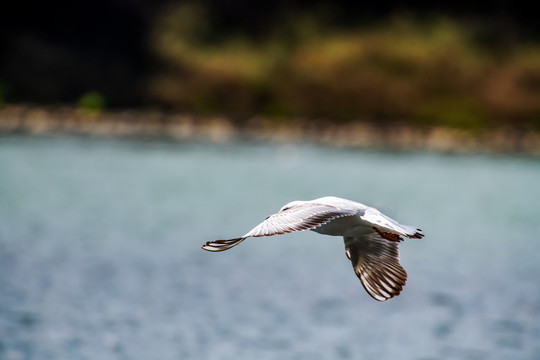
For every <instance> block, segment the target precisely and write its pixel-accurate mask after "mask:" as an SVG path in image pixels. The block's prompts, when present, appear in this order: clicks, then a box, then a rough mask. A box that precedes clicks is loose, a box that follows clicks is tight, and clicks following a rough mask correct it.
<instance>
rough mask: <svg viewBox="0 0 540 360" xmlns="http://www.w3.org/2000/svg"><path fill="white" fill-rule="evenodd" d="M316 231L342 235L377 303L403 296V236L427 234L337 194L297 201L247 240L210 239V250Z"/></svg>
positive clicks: (350, 254) (207, 248) (269, 220)
mask: <svg viewBox="0 0 540 360" xmlns="http://www.w3.org/2000/svg"><path fill="white" fill-rule="evenodd" d="M305 230H313V231H315V232H317V233H319V234H325V235H334V236H343V238H344V240H345V254H346V255H347V257H348V258H349V260H351V262H352V266H353V268H354V272H355V273H356V275H357V276H358V277H359V278H360V281H361V282H362V285H363V286H364V288H365V289H366V291H367V292H368V293H369V294H370V295H371V296H372V297H373V298H374V299H375V300H378V301H386V300H388V299H391V298H393V297H394V296H397V295H399V293H400V292H401V290H402V289H403V286H405V281H406V280H407V272H406V271H405V269H403V267H402V266H401V264H400V263H399V252H398V244H399V242H400V241H402V240H403V238H402V236H405V237H407V238H410V239H421V238H423V237H424V234H422V232H421V231H422V230H420V229H417V228H416V227H414V226H408V225H401V224H400V223H398V222H397V221H395V220H393V219H391V218H389V217H388V216H386V215H384V214H382V213H381V212H380V211H379V210H377V209H375V208H373V207H370V206H366V205H364V204H360V203H357V202H355V201H351V200H346V199H341V198H338V197H334V196H326V197H322V198H319V199H315V200H311V201H293V202H290V203H288V204H287V205H285V206H283V207H282V208H281V209H280V210H279V211H278V212H277V213H276V214H273V215H270V216H268V217H267V218H266V219H265V220H264V221H263V222H262V223H260V224H259V225H257V226H256V227H254V228H253V229H252V230H251V231H249V232H248V233H247V234H245V235H244V236H242V237H239V238H236V239H230V240H215V241H208V242H207V243H206V244H205V245H203V246H202V248H203V249H204V250H208V251H223V250H228V249H230V248H232V247H233V246H236V245H238V244H240V243H241V242H242V241H244V240H245V239H247V238H249V237H261V236H272V235H280V234H285V233H290V232H293V231H305Z"/></svg>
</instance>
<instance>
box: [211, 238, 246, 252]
mask: <svg viewBox="0 0 540 360" xmlns="http://www.w3.org/2000/svg"><path fill="white" fill-rule="evenodd" d="M245 239H246V238H245V237H241V238H236V239H230V240H214V241H207V242H206V244H204V245H203V246H202V248H203V249H204V250H207V251H225V250H228V249H230V248H232V247H234V246H236V245H238V244H240V243H241V242H242V241H244V240H245Z"/></svg>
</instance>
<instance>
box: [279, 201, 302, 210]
mask: <svg viewBox="0 0 540 360" xmlns="http://www.w3.org/2000/svg"><path fill="white" fill-rule="evenodd" d="M304 203H305V201H291V202H290V203H288V204H287V205H285V206H283V207H282V208H281V209H279V211H278V212H283V211H287V210H289V209H291V208H293V207H295V206H298V205H302V204H304Z"/></svg>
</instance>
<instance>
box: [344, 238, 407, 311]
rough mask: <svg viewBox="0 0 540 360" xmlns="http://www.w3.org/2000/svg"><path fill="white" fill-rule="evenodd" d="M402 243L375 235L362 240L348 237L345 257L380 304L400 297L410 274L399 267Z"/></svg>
mask: <svg viewBox="0 0 540 360" xmlns="http://www.w3.org/2000/svg"><path fill="white" fill-rule="evenodd" d="M398 245H399V242H397V241H392V240H389V239H386V238H384V237H382V236H381V233H380V232H378V231H374V232H372V233H369V234H367V235H364V236H361V237H345V253H346V254H347V257H348V258H349V260H351V262H352V266H353V268H354V272H355V273H356V275H357V276H358V277H359V278H360V281H361V282H362V285H363V286H364V288H365V289H366V291H367V292H368V293H369V294H370V295H371V296H372V297H373V298H374V299H375V300H378V301H386V300H388V299H391V298H393V297H394V296H397V295H399V293H400V292H401V290H402V289H403V286H405V281H406V280H407V272H406V271H405V269H403V267H402V266H401V264H400V263H399V252H398Z"/></svg>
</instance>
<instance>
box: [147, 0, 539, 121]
mask: <svg viewBox="0 0 540 360" xmlns="http://www.w3.org/2000/svg"><path fill="white" fill-rule="evenodd" d="M150 38H151V44H152V45H151V46H152V51H154V53H155V54H156V56H157V57H158V59H159V60H160V61H161V66H160V70H159V71H158V72H156V73H155V74H154V75H153V76H152V77H151V78H150V81H149V86H148V92H149V96H150V98H151V99H152V102H154V103H157V104H162V105H165V106H169V107H172V108H176V109H182V110H185V111H191V112H196V113H221V114H222V113H224V114H228V115H231V116H237V117H240V118H241V117H245V116H250V115H253V114H260V115H265V116H268V117H274V118H276V119H278V118H282V117H310V118H326V119H331V120H337V121H354V120H356V119H362V120H367V121H374V122H377V123H388V122H396V121H399V122H403V123H410V124H413V125H417V126H433V125H444V126H449V127H457V128H463V129H469V130H479V129H483V128H486V127H493V126H513V127H515V126H518V127H522V128H526V129H528V128H537V129H538V128H540V45H539V44H535V43H519V44H511V45H504V46H501V45H500V44H497V45H496V46H493V45H492V44H489V42H486V41H483V40H482V36H481V29H480V30H479V29H475V27H474V26H473V25H468V24H466V23H465V22H458V21H456V20H449V19H448V18H445V17H433V18H429V19H422V20H420V19H418V18H415V17H413V16H407V15H401V16H394V17H390V18H388V19H387V20H385V21H384V22H379V23H377V24H376V25H371V26H367V27H366V26H364V27H358V28H351V27H349V28H347V29H343V28H341V29H340V28H337V27H335V26H330V25H328V24H325V22H324V21H323V20H322V19H321V18H319V17H317V16H309V15H302V16H290V17H288V18H286V19H283V21H281V22H280V23H279V26H276V27H275V28H271V29H269V30H268V33H267V34H266V35H265V36H258V37H251V36H249V35H248V34H232V35H231V34H228V35H227V36H219V34H216V32H215V31H214V29H212V27H211V21H210V20H209V19H208V18H207V14H206V12H205V9H204V8H203V7H201V6H198V5H196V4H193V3H188V4H181V5H174V6H171V7H169V8H167V9H166V11H164V12H163V13H162V15H161V16H159V17H158V18H157V21H156V22H155V27H154V28H153V31H152V34H151V37H150Z"/></svg>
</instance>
